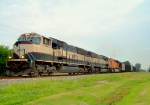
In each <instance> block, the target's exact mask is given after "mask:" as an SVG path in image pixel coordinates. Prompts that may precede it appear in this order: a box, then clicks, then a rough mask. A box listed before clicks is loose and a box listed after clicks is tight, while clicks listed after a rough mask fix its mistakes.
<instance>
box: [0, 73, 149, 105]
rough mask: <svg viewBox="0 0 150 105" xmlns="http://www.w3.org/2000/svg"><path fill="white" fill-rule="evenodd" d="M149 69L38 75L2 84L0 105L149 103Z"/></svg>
mask: <svg viewBox="0 0 150 105" xmlns="http://www.w3.org/2000/svg"><path fill="white" fill-rule="evenodd" d="M149 87H150V74H149V73H116V74H100V75H92V76H88V77H83V78H78V79H69V80H68V79H67V80H66V79H62V78H59V79H55V80H53V79H48V78H46V79H37V80H36V81H30V82H24V83H21V82H18V83H13V84H11V85H3V86H0V105H17V104H18V105H148V104H150V100H149V97H150V91H149Z"/></svg>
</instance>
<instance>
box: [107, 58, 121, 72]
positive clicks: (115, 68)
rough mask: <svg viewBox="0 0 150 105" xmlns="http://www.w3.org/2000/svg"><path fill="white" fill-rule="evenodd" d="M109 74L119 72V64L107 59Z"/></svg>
mask: <svg viewBox="0 0 150 105" xmlns="http://www.w3.org/2000/svg"><path fill="white" fill-rule="evenodd" d="M109 67H110V72H120V69H119V68H120V63H119V62H118V61H117V60H114V59H112V58H110V59H109Z"/></svg>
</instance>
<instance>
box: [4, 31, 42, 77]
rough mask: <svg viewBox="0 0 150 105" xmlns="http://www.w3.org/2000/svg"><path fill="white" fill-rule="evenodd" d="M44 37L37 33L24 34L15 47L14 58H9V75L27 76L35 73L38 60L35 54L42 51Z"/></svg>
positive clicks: (7, 72) (7, 71)
mask: <svg viewBox="0 0 150 105" xmlns="http://www.w3.org/2000/svg"><path fill="white" fill-rule="evenodd" d="M41 42H42V36H40V35H38V34H36V33H27V34H22V35H21V36H20V37H19V38H18V41H16V43H15V44H14V45H13V56H12V57H11V56H9V57H8V60H7V61H8V62H7V70H6V74H7V75H25V74H30V75H31V73H33V69H34V68H35V67H34V66H33V65H34V62H35V60H36V58H35V56H34V55H33V52H37V50H40V49H39V48H40V47H39V46H40V44H41Z"/></svg>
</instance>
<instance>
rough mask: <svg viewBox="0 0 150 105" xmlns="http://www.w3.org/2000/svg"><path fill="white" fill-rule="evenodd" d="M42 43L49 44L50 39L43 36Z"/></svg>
mask: <svg viewBox="0 0 150 105" xmlns="http://www.w3.org/2000/svg"><path fill="white" fill-rule="evenodd" d="M43 44H45V45H51V40H50V39H47V38H43Z"/></svg>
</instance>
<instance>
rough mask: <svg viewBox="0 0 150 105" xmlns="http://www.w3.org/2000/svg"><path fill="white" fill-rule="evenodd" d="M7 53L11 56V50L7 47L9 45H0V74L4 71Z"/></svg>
mask: <svg viewBox="0 0 150 105" xmlns="http://www.w3.org/2000/svg"><path fill="white" fill-rule="evenodd" d="M9 55H11V56H12V51H11V50H10V49H9V47H8V46H4V45H0V75H1V74H2V73H4V72H5V66H6V62H7V57H8V56H9Z"/></svg>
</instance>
